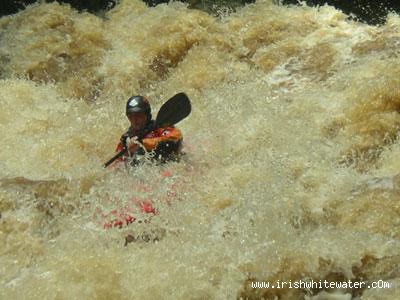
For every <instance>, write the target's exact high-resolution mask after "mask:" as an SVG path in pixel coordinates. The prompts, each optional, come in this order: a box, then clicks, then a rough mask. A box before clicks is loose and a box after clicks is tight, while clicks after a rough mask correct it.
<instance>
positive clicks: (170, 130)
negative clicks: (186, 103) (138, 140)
mask: <svg viewBox="0 0 400 300" xmlns="http://www.w3.org/2000/svg"><path fill="white" fill-rule="evenodd" d="M155 137H175V138H177V137H182V133H181V131H180V130H179V128H176V127H175V126H167V127H160V128H156V129H154V130H153V131H151V132H149V133H148V134H146V136H145V138H155Z"/></svg>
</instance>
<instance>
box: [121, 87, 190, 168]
mask: <svg viewBox="0 0 400 300" xmlns="http://www.w3.org/2000/svg"><path fill="white" fill-rule="evenodd" d="M126 116H127V118H128V119H129V121H130V123H131V126H130V127H129V129H128V130H127V132H126V133H124V134H123V135H122V136H121V139H120V142H119V144H118V146H117V149H116V151H117V152H120V151H121V150H123V149H127V150H128V151H127V152H126V154H125V155H124V156H122V157H121V158H120V159H119V160H120V161H130V162H132V163H133V164H137V163H139V162H140V161H141V160H142V159H143V157H144V154H145V153H146V152H149V153H150V156H151V157H152V159H155V160H157V161H161V162H165V161H167V160H178V159H179V154H180V152H181V148H182V134H181V131H180V130H179V129H178V128H176V127H174V126H168V127H161V128H156V126H155V121H154V120H153V119H152V115H151V107H150V103H149V100H148V99H147V97H144V96H139V95H138V96H132V97H130V98H129V99H128V102H127V103H126Z"/></svg>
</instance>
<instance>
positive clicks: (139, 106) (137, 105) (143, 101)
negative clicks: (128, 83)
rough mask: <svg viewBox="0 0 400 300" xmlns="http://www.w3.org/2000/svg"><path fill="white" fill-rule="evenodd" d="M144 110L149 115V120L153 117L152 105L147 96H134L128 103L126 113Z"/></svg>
mask: <svg viewBox="0 0 400 300" xmlns="http://www.w3.org/2000/svg"><path fill="white" fill-rule="evenodd" d="M137 112H143V113H145V114H146V115H147V118H148V120H150V119H151V107H150V103H149V101H148V100H147V98H146V97H143V96H132V97H130V98H129V99H128V102H127V103H126V115H129V114H130V113H137Z"/></svg>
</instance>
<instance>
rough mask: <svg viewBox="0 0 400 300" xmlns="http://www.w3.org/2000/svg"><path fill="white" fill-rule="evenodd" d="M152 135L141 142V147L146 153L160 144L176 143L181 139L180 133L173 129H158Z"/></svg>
mask: <svg viewBox="0 0 400 300" xmlns="http://www.w3.org/2000/svg"><path fill="white" fill-rule="evenodd" d="M154 133H155V134H152V135H150V136H149V137H145V138H144V139H143V140H142V143H143V146H144V147H145V148H146V150H147V151H152V150H154V149H156V148H157V145H158V144H159V143H160V142H168V141H171V142H178V141H179V140H181V139H182V133H181V131H180V130H179V129H178V128H175V127H166V128H159V129H156V130H155V131H154Z"/></svg>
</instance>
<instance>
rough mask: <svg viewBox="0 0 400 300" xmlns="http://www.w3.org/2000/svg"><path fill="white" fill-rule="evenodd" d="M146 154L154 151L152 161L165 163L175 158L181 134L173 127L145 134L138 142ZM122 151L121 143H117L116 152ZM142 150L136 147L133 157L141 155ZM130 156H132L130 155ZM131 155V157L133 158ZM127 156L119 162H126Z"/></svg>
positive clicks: (180, 144) (180, 145)
mask: <svg viewBox="0 0 400 300" xmlns="http://www.w3.org/2000/svg"><path fill="white" fill-rule="evenodd" d="M140 142H141V143H142V144H143V146H144V148H145V149H146V151H147V152H151V151H154V159H157V160H161V161H165V160H169V159H172V158H175V157H176V155H178V154H179V152H180V151H181V148H182V133H181V131H180V130H179V129H178V128H175V127H173V126H171V127H164V128H157V129H155V130H153V131H151V132H149V133H148V134H146V135H145V136H144V137H143V139H142V140H141V141H140ZM122 149H123V145H122V143H121V142H119V143H118V145H117V148H116V151H117V152H119V151H121V150H122ZM143 154H144V150H143V148H142V147H138V150H137V151H136V152H135V153H134V154H133V155H135V156H136V155H143ZM131 155H132V154H131ZM133 155H132V156H133ZM127 158H128V156H123V157H122V158H121V159H120V161H121V160H126V159H127Z"/></svg>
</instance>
